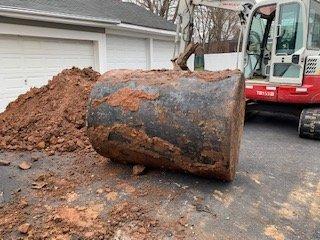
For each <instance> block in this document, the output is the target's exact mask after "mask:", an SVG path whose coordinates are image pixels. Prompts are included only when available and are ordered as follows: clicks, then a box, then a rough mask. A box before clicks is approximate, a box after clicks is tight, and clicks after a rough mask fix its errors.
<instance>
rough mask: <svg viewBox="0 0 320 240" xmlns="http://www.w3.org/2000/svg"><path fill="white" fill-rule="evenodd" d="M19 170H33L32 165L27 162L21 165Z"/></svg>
mask: <svg viewBox="0 0 320 240" xmlns="http://www.w3.org/2000/svg"><path fill="white" fill-rule="evenodd" d="M19 168H20V169H22V170H28V169H30V168H31V164H30V163H28V162H26V161H23V162H22V163H20V164H19Z"/></svg>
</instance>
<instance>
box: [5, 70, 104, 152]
mask: <svg viewBox="0 0 320 240" xmlns="http://www.w3.org/2000/svg"><path fill="white" fill-rule="evenodd" d="M99 76H100V74H99V73H97V72H95V71H93V70H92V69H89V68H85V69H83V70H80V69H78V68H72V69H67V70H64V71H62V72H61V73H60V74H58V75H57V76H55V77H53V79H52V80H50V81H49V83H48V84H47V85H46V86H44V87H41V88H32V89H31V90H30V91H28V92H27V93H26V94H23V95H21V96H19V98H18V99H17V100H16V101H14V102H12V103H10V105H9V106H8V107H7V109H6V111H5V112H4V113H1V114H0V149H9V150H29V151H31V150H33V149H45V150H47V151H48V152H49V153H53V152H55V151H57V152H72V151H75V150H81V149H88V150H90V148H91V146H90V144H89V142H88V139H87V137H86V134H85V114H86V105H87V100H88V97H89V93H90V91H91V87H92V85H93V84H94V83H95V82H96V81H97V79H98V78H99Z"/></svg>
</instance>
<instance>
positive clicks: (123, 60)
mask: <svg viewBox="0 0 320 240" xmlns="http://www.w3.org/2000/svg"><path fill="white" fill-rule="evenodd" d="M124 68H125V69H146V68H147V41H146V39H143V38H133V37H126V36H119V35H107V69H108V70H111V69H124Z"/></svg>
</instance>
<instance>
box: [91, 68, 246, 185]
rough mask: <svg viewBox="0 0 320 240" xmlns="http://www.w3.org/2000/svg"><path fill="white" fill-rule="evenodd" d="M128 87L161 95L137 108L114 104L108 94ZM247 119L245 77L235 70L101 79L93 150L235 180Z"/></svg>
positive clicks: (95, 96)
mask: <svg viewBox="0 0 320 240" xmlns="http://www.w3.org/2000/svg"><path fill="white" fill-rule="evenodd" d="M123 88H130V89H133V90H139V91H142V92H146V93H149V94H153V95H157V96H158V97H157V98H155V99H152V100H150V99H149V100H146V99H141V101H140V103H139V107H138V109H137V110H136V111H130V110H127V109H125V108H123V107H121V106H114V105H113V106H111V105H110V104H109V103H108V101H106V97H108V96H110V95H112V94H114V93H116V92H117V91H119V90H120V89H123ZM243 119H244V81H243V78H242V75H241V74H240V73H234V74H233V75H232V76H231V77H228V78H226V79H223V80H220V81H212V82H210V81H203V80H199V79H195V78H180V79H178V80H176V81H172V82H168V83H164V84H163V83H162V84H154V82H153V83H152V84H148V83H146V82H143V83H139V80H138V79H132V80H130V81H126V82H119V83H115V82H110V81H102V82H98V83H97V84H96V86H95V87H94V88H93V90H92V92H91V96H90V102H89V108H88V113H87V126H88V136H89V139H90V141H91V143H92V146H93V147H94V149H95V150H96V151H97V152H98V153H99V154H101V155H103V156H105V157H108V158H110V159H111V160H113V161H117V162H123V163H132V164H143V165H146V166H149V167H160V168H165V169H171V170H180V171H185V172H190V173H193V174H196V175H200V176H205V177H215V178H218V179H222V180H227V181H231V180H233V179H234V176H235V168H236V164H237V162H238V156H239V147H240V140H241V136H242V131H243Z"/></svg>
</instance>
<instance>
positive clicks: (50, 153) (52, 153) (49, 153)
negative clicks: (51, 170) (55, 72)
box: [47, 150, 55, 156]
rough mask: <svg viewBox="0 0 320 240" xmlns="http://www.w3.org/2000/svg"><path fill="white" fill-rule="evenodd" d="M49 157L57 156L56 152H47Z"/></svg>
mask: <svg viewBox="0 0 320 240" xmlns="http://www.w3.org/2000/svg"><path fill="white" fill-rule="evenodd" d="M47 154H48V156H53V155H54V154H55V152H54V151H53V150H51V151H49V152H47Z"/></svg>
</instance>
